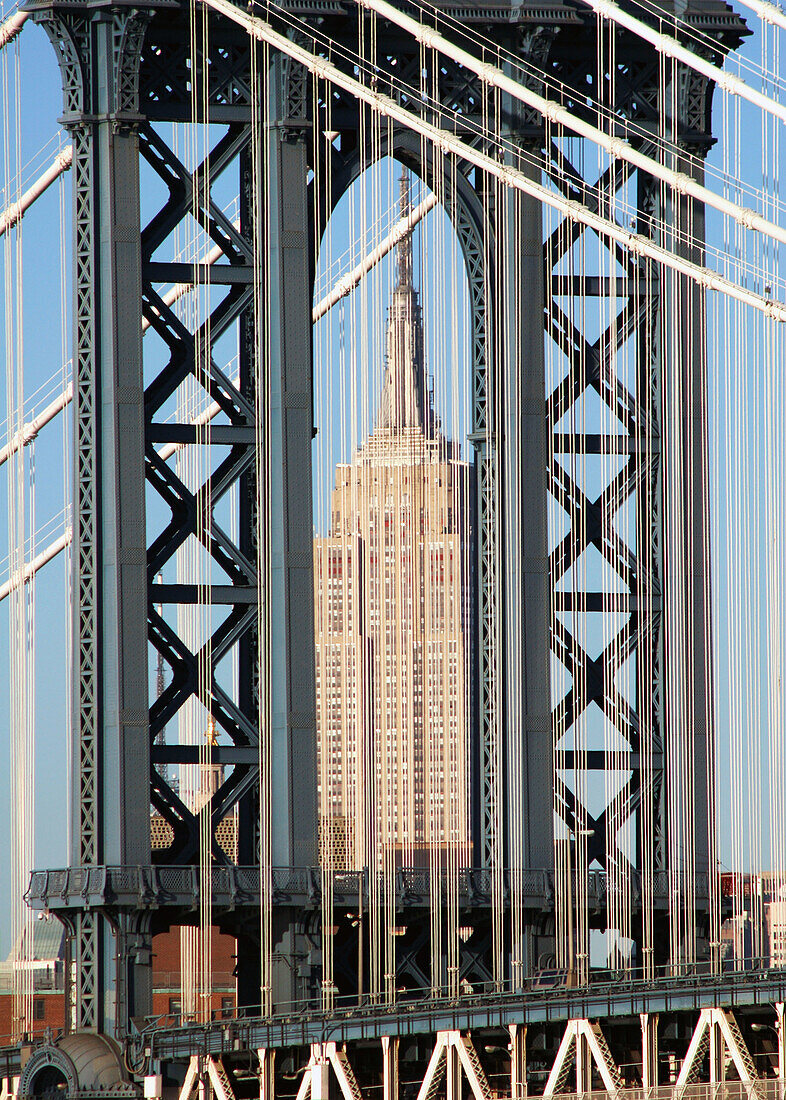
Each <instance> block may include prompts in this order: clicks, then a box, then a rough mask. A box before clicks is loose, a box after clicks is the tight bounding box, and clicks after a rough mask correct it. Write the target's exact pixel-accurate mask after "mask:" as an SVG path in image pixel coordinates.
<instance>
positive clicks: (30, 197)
mask: <svg viewBox="0 0 786 1100" xmlns="http://www.w3.org/2000/svg"><path fill="white" fill-rule="evenodd" d="M72 159H73V149H72V148H71V146H70V145H66V147H65V149H62V150H61V151H60V152H59V153H58V154H57V156H56V157H55V159H54V160H53V161H52V163H51V164H50V165H49V167H48V168H47V170H46V171H45V172H44V173H43V175H41V176H40V177H39V178H38V179H37V180H36V181H35V183H34V184H33V185H32V186H31V187H29V188H28V189H27V191H25V193H24V195H22V196H21V198H19V199H18V200H17V202H12V203H11V205H10V206H7V207H6V208H5V210H3V211H2V213H0V237H2V236H3V234H4V233H6V232H7V231H8V230H9V229H10V228H11V227H12V226H14V225H16V223H17V222H18V221H19V220H20V219H21V217H22V215H23V214H24V213H25V211H26V210H28V209H29V207H31V206H32V205H33V203H34V202H35V200H36V199H37V198H39V197H40V196H41V195H43V193H44V191H46V189H47V187H49V186H50V185H51V184H53V183H54V182H55V180H56V179H57V178H58V176H61V175H62V174H63V172H65V171H67V170H68V169H69V168H70V167H71V161H72Z"/></svg>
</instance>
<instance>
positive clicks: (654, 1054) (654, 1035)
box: [639, 1012, 658, 1089]
mask: <svg viewBox="0 0 786 1100" xmlns="http://www.w3.org/2000/svg"><path fill="white" fill-rule="evenodd" d="M639 1019H640V1020H641V1083H642V1086H643V1088H644V1089H655V1088H657V1087H658V1014H657V1013H656V1012H655V1013H651V1012H642V1013H640V1015H639Z"/></svg>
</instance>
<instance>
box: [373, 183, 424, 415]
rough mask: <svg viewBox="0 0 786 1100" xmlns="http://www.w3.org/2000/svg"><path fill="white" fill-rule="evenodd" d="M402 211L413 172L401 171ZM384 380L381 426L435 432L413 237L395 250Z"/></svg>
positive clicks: (406, 205) (407, 210)
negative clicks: (414, 270)
mask: <svg viewBox="0 0 786 1100" xmlns="http://www.w3.org/2000/svg"><path fill="white" fill-rule="evenodd" d="M399 208H400V212H401V217H402V218H406V217H407V216H408V214H409V213H410V211H411V209H412V203H411V199H410V185H409V172H408V171H407V169H406V168H402V171H401V178H400V180H399ZM386 353H387V354H386V359H387V364H386V367H385V380H384V382H383V384H382V397H381V400H380V403H379V413H378V414H377V427H378V428H383V429H386V430H388V431H394V432H400V431H403V430H404V429H405V428H420V429H421V431H423V432H424V434H425V435H427V436H430V435H431V434H432V432H431V427H432V425H431V420H432V417H431V410H430V408H429V400H428V393H427V390H426V372H425V366H424V362H423V325H422V321H421V313H420V302H419V300H418V292H417V291H416V290H415V288H414V286H413V284H412V233H411V231H410V232H409V233H407V234H406V235H405V236H404V237H402V239H401V240H400V241H399V243H398V246H397V248H396V285H395V287H394V290H393V294H392V296H391V300H390V307H389V309H388V327H387V334H386Z"/></svg>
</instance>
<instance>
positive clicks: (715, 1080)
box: [674, 1008, 765, 1100]
mask: <svg viewBox="0 0 786 1100" xmlns="http://www.w3.org/2000/svg"><path fill="white" fill-rule="evenodd" d="M708 1049H709V1054H710V1084H711V1085H716V1084H722V1083H723V1082H724V1081H725V1080H726V1065H727V1062H730V1063H731V1064H733V1065H734V1068H735V1069H736V1070H737V1074H738V1076H739V1079H740V1081H741V1082H742V1084H743V1086H744V1087H745V1091H746V1092H747V1094H748V1100H762V1098H763V1096H764V1091H765V1090H764V1087H763V1084H762V1082H761V1081H760V1080H759V1077H758V1074H757V1073H756V1068H755V1066H754V1064H753V1058H752V1057H751V1053H750V1051H749V1050H748V1047H747V1044H746V1042H745V1040H744V1039H743V1037H742V1035H741V1033H740V1029H739V1026H738V1024H737V1021H736V1019H735V1018H734V1013H733V1012H731V1011H730V1010H729V1009H725V1008H703V1009H702V1010H701V1013H700V1015H699V1020H698V1023H697V1024H696V1029H695V1031H694V1032H693V1037H692V1038H691V1041H690V1045H689V1046H688V1051H687V1053H686V1055H685V1061H684V1062H683V1063H682V1068H681V1070H680V1073H679V1077H678V1078H677V1083H676V1085H675V1087H674V1094H675V1100H682V1097H683V1096H684V1095H685V1093H686V1090H687V1089H688V1088H689V1087H690V1086H691V1085H692V1084H694V1083H695V1082H696V1081H697V1080H699V1075H700V1073H701V1070H702V1064H703V1062H704V1056H705V1055H706V1053H707V1050H708Z"/></svg>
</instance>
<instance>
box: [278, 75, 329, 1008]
mask: <svg viewBox="0 0 786 1100" xmlns="http://www.w3.org/2000/svg"><path fill="white" fill-rule="evenodd" d="M298 75H299V74H298ZM289 88H290V65H289V63H288V62H287V61H286V60H285V59H283V58H280V57H278V58H276V59H274V60H273V61H272V62H271V72H270V100H271V103H272V104H273V105H274V106H273V115H272V117H273V119H274V120H275V121H274V122H273V123H272V125H271V127H270V130H269V132H268V135H267V150H268V163H269V166H270V179H269V181H268V182H269V188H268V192H267V196H266V198H267V202H268V209H269V215H268V226H269V234H270V236H269V239H268V241H267V253H268V255H267V266H268V272H269V283H268V286H267V288H266V289H267V292H268V300H267V302H266V308H267V310H268V311H269V326H270V329H269V332H270V338H269V341H268V347H269V352H270V363H269V364H268V374H269V386H270V392H269V397H268V400H269V401H270V431H271V440H270V451H271V455H272V469H271V471H270V492H271V499H270V510H271V516H270V520H271V545H270V553H271V570H270V575H271V585H272V592H271V600H270V603H271V638H270V647H271V663H272V675H271V685H270V690H271V698H270V715H271V723H272V729H271V737H272V756H273V772H274V776H275V781H274V783H273V788H272V792H273V804H272V806H271V808H270V815H271V817H270V819H271V822H272V829H273V834H272V851H273V865H274V866H278V867H311V866H314V865H315V864H316V863H317V793H316V792H317V776H316V696H315V687H314V620H313V611H312V608H313V583H314V582H313V550H312V539H313V526H312V501H311V439H312V435H313V431H312V424H313V417H312V365H311V280H310V264H309V256H310V248H311V240H310V232H311V222H310V218H309V198H308V194H307V184H308V157H307V153H308V150H307V136H308V134H309V133H310V124H309V123H307V122H306V121H305V119H304V118H303V117H297V116H295V117H293V113H294V112H293V111H292V110H291V109H290V104H289V102H288V100H289V94H288V93H289ZM296 917H297V914H296V912H295V911H292V912H291V913H290V912H287V911H286V910H282V909H279V908H277V910H276V917H275V919H276V926H275V927H274V938H275V940H276V943H277V947H276V958H277V960H278V961H277V962H276V963H274V969H275V973H274V975H273V985H274V989H273V1001H274V1003H282V1002H287V1001H292V1000H296V999H298V997H300V996H301V995H302V992H303V991H302V990H300V989H299V987H298V981H297V969H298V964H297V961H296V956H297V954H298V951H297V947H296V942H295V940H296V933H295V928H294V925H295V921H296ZM284 956H288V957H286V958H285V957H284Z"/></svg>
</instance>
